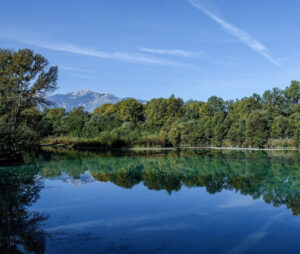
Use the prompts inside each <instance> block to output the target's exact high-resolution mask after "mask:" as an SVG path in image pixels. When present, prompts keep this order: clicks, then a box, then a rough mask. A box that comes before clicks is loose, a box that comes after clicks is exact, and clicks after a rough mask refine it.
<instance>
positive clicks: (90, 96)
mask: <svg viewBox="0 0 300 254" xmlns="http://www.w3.org/2000/svg"><path fill="white" fill-rule="evenodd" d="M124 99H129V98H123V99H122V98H119V97H117V96H115V95H113V94H111V93H96V92H93V91H90V90H87V89H82V90H80V91H77V92H73V93H67V94H54V95H51V96H48V100H49V101H52V102H53V103H54V104H55V106H56V107H61V108H65V109H66V110H67V111H69V110H71V109H73V108H74V107H78V106H82V107H84V109H85V110H86V111H88V112H93V111H94V110H95V109H96V108H98V107H100V106H101V105H103V104H105V103H111V104H114V103H117V102H119V101H122V100H124ZM138 101H140V102H141V103H146V101H143V100H138Z"/></svg>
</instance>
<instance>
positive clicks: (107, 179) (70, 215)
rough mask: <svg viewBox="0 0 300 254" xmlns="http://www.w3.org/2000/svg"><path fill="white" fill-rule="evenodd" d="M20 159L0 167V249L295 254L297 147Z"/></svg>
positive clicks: (299, 208) (298, 246)
mask: <svg viewBox="0 0 300 254" xmlns="http://www.w3.org/2000/svg"><path fill="white" fill-rule="evenodd" d="M26 160H27V163H26V164H23V165H14V166H2V167H0V194H1V199H0V205H1V207H0V209H1V210H0V213H1V214H0V215H1V224H0V226H1V227H0V228H1V232H0V234H1V235H0V240H1V245H0V246H1V248H0V253H18V252H17V251H20V252H21V253H30V252H32V253H72V254H73V253H299V250H300V241H299V233H300V217H298V215H299V214H300V154H299V152H292V151H288V152H283V151H281V152H264V151H252V152H250V151H248V152H241V151H215V150H180V151H151V152H142V151H141V152H123V153H121V152H110V153H108V152H105V153H104V152H102V153H100V152H70V151H69V152H68V151H63V150H61V151H60V150H57V151H47V152H46V151H45V152H44V153H43V154H41V155H40V156H39V157H38V158H31V157H28V158H27V159H26Z"/></svg>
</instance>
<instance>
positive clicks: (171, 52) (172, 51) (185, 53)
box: [140, 48, 203, 57]
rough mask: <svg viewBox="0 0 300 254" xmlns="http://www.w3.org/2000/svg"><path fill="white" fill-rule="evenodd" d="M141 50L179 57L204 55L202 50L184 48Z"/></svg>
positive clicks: (142, 49)
mask: <svg viewBox="0 0 300 254" xmlns="http://www.w3.org/2000/svg"><path fill="white" fill-rule="evenodd" d="M140 51H143V52H147V53H152V54H158V55H171V56H179V57H199V56H201V55H203V52H201V51H188V50H182V49H152V48H140Z"/></svg>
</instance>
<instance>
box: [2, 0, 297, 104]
mask: <svg viewBox="0 0 300 254" xmlns="http://www.w3.org/2000/svg"><path fill="white" fill-rule="evenodd" d="M299 9H300V1H298V0H286V1H282V0H264V1H261V0H251V1H250V0H249V1H241V0H226V1H224V0H127V1H125V0H60V1H59V0H51V1H50V0H43V1H41V0H22V1H20V0H9V1H8V0H7V1H2V3H1V15H0V47H3V48H12V49H19V48H31V49H33V50H34V51H35V52H38V53H41V54H42V55H44V56H46V57H47V58H48V60H49V62H50V64H52V65H58V66H59V79H58V86H59V89H58V90H57V92H59V93H66V92H71V91H74V90H79V89H82V88H85V89H90V90H93V91H97V92H111V93H114V94H115V95H117V96H120V97H136V98H141V99H150V98H153V97H168V96H170V95H171V94H175V95H176V96H179V97H182V98H183V99H184V100H187V99H196V100H206V99H207V98H208V97H209V96H211V95H217V96H221V97H223V98H225V99H235V98H241V97H243V96H249V95H251V94H252V93H254V92H257V93H262V92H263V91H264V90H266V89H271V88H272V87H279V88H284V87H286V86H287V85H289V83H290V81H291V80H294V79H299V73H300V71H299V66H300V48H299V45H300V19H299V13H298V12H299Z"/></svg>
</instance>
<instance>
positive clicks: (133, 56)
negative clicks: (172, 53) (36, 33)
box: [0, 34, 187, 67]
mask: <svg viewBox="0 0 300 254" xmlns="http://www.w3.org/2000/svg"><path fill="white" fill-rule="evenodd" d="M0 36H1V37H3V38H6V39H10V40H13V41H17V42H20V43H24V44H28V45H32V46H35V47H39V48H44V49H48V50H53V51H61V52H66V53H71V54H76V55H84V56H91V57H97V58H102V59H108V60H115V61H124V62H131V63H137V64H151V65H161V66H169V67H187V65H186V64H185V63H182V62H178V61H170V60H167V59H163V58H159V57H150V56H147V55H143V54H139V53H131V52H130V53H127V52H118V51H116V52H105V51H101V50H95V49H92V48H84V47H78V46H75V45H73V44H55V43H38V42H33V41H26V40H20V39H18V38H17V39H16V38H12V37H8V36H5V35H2V34H0Z"/></svg>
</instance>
